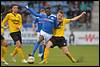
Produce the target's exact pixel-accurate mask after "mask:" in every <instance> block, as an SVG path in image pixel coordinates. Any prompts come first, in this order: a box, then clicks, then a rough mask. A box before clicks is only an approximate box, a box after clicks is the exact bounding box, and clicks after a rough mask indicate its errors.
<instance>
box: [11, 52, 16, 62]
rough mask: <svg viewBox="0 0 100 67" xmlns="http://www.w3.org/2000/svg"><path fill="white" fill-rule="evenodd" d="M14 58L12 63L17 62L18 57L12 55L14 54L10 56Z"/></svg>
mask: <svg viewBox="0 0 100 67" xmlns="http://www.w3.org/2000/svg"><path fill="white" fill-rule="evenodd" d="M10 55H11V56H12V61H13V62H16V57H15V56H13V55H12V53H11V54H10Z"/></svg>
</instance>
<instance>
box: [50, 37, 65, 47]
mask: <svg viewBox="0 0 100 67" xmlns="http://www.w3.org/2000/svg"><path fill="white" fill-rule="evenodd" d="M50 41H51V42H52V43H53V46H51V48H53V47H55V46H58V47H63V46H67V40H65V38H64V37H55V36H53V37H52V38H51V39H50Z"/></svg>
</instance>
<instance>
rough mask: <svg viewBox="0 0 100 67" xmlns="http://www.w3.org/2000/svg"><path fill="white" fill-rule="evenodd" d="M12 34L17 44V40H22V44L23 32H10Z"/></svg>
mask: <svg viewBox="0 0 100 67" xmlns="http://www.w3.org/2000/svg"><path fill="white" fill-rule="evenodd" d="M10 36H11V37H12V39H13V40H14V44H16V41H20V43H21V44H22V38H21V32H20V31H18V32H13V33H10Z"/></svg>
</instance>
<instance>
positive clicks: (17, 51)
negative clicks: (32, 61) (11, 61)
mask: <svg viewBox="0 0 100 67" xmlns="http://www.w3.org/2000/svg"><path fill="white" fill-rule="evenodd" d="M16 53H18V54H19V56H20V57H21V59H22V63H27V61H26V60H25V56H24V52H23V50H22V45H21V43H20V41H16V48H15V51H14V52H13V53H12V56H13V57H15V54H16Z"/></svg>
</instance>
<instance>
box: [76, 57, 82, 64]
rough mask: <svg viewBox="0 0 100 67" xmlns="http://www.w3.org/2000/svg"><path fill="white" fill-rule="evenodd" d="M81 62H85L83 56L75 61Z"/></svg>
mask: <svg viewBox="0 0 100 67" xmlns="http://www.w3.org/2000/svg"><path fill="white" fill-rule="evenodd" d="M80 62H83V57H80V58H79V59H77V60H76V62H75V63H80Z"/></svg>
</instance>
